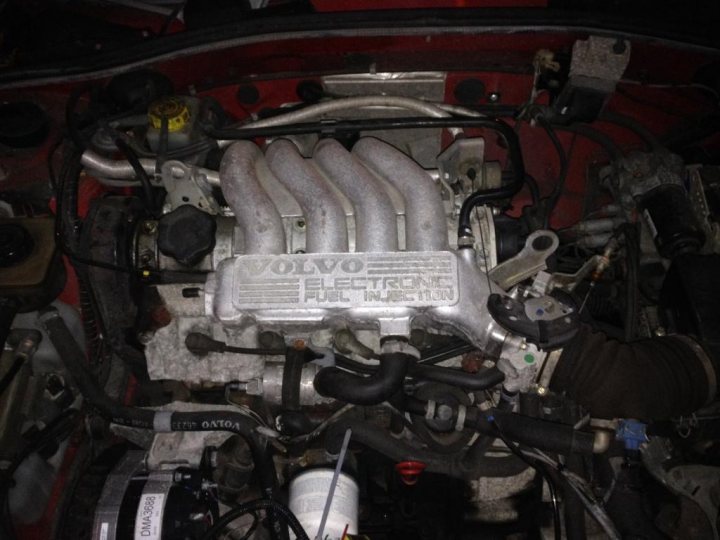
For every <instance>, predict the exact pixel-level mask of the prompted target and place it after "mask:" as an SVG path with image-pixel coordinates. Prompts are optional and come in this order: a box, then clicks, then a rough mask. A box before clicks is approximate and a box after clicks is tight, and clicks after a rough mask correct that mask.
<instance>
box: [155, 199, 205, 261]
mask: <svg viewBox="0 0 720 540" xmlns="http://www.w3.org/2000/svg"><path fill="white" fill-rule="evenodd" d="M216 229H217V224H216V223H215V219H214V218H213V217H212V216H211V215H210V214H206V213H205V212H203V211H202V210H199V209H198V208H195V207H194V206H191V205H189V204H185V205H183V206H179V207H178V208H176V209H175V210H173V211H172V212H170V213H169V214H165V215H164V216H163V217H162V218H160V221H159V223H158V239H157V243H158V248H159V249H160V251H161V252H162V253H163V254H165V255H167V256H168V257H172V258H173V259H175V260H176V261H177V262H179V263H180V264H183V265H185V266H194V265H196V264H197V263H199V262H200V261H201V260H202V259H203V258H204V257H205V256H206V255H207V254H208V253H210V252H211V251H212V250H213V248H214V247H215V230H216Z"/></svg>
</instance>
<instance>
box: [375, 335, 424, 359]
mask: <svg viewBox="0 0 720 540" xmlns="http://www.w3.org/2000/svg"><path fill="white" fill-rule="evenodd" d="M381 352H382V354H396V353H399V354H405V355H408V356H412V357H413V358H415V359H416V360H420V351H418V350H417V349H416V348H415V347H413V346H412V345H410V344H409V343H407V342H406V341H401V340H399V339H393V340H388V341H386V342H385V343H383V344H382V349H381Z"/></svg>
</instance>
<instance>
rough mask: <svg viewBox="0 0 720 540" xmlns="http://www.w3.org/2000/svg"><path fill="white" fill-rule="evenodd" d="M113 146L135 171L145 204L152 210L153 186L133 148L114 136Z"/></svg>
mask: <svg viewBox="0 0 720 540" xmlns="http://www.w3.org/2000/svg"><path fill="white" fill-rule="evenodd" d="M115 146H117V148H118V150H120V152H122V153H123V155H124V156H125V159H127V161H128V163H130V165H131V166H132V168H133V170H134V171H135V176H136V177H137V179H138V180H139V181H140V185H141V186H142V191H143V195H144V198H145V205H146V206H147V208H148V210H150V211H151V212H153V211H154V210H155V195H154V194H153V187H152V183H151V182H150V177H149V176H148V174H147V172H146V171H145V168H144V167H143V166H142V164H141V163H140V159H139V158H138V157H137V155H136V154H135V152H134V151H133V149H132V148H130V146H129V145H128V144H127V143H126V142H125V141H124V140H122V138H120V137H116V138H115Z"/></svg>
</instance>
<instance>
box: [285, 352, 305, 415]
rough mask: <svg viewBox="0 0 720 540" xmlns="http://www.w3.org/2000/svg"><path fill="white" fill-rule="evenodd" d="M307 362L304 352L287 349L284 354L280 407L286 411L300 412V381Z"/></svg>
mask: <svg viewBox="0 0 720 540" xmlns="http://www.w3.org/2000/svg"><path fill="white" fill-rule="evenodd" d="M306 360H307V357H306V351H305V350H304V349H301V350H298V349H296V348H294V347H289V348H288V350H287V353H286V354H285V364H284V365H283V380H282V401H281V403H282V407H283V409H285V410H287V411H299V410H300V379H301V378H302V370H303V366H304V365H305V362H306Z"/></svg>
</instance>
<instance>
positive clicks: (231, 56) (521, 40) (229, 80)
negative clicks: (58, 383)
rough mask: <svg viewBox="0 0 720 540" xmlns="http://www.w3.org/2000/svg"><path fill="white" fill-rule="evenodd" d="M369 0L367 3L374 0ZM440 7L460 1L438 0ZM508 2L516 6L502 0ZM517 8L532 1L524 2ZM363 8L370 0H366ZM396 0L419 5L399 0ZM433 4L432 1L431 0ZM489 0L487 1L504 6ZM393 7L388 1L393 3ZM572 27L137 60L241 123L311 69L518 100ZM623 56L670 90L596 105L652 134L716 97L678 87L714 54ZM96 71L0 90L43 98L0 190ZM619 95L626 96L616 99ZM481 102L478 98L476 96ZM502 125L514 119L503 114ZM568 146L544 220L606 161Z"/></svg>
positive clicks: (582, 145) (25, 174) (39, 173)
mask: <svg viewBox="0 0 720 540" xmlns="http://www.w3.org/2000/svg"><path fill="white" fill-rule="evenodd" d="M380 3H381V2H378V4H380ZM441 3H442V4H448V5H452V6H457V5H466V4H468V3H469V2H460V1H455V2H451V1H449V0H448V2H441ZM511 3H512V4H518V2H511ZM521 3H522V4H523V5H528V4H531V5H537V4H541V5H542V4H544V2H542V1H540V2H536V1H534V0H528V1H527V2H521ZM313 4H314V5H315V7H316V8H318V9H324V10H327V9H330V10H337V9H339V8H340V7H342V8H343V9H358V8H360V7H364V8H366V6H367V3H365V2H360V1H359V0H357V1H352V2H347V3H344V4H343V6H339V5H338V3H337V2H331V1H324V0H314V2H313ZM373 4H374V3H373ZM403 4H404V5H406V6H407V7H415V6H417V5H422V6H423V7H427V5H428V2H422V1H414V2H413V1H407V2H403ZM432 4H433V5H436V4H438V2H432ZM505 4H506V2H503V1H501V0H499V1H497V2H494V5H505ZM393 7H397V4H394V5H393ZM586 37H587V35H586V34H582V33H577V32H569V33H568V32H560V31H553V32H541V33H538V32H529V31H528V32H520V33H513V34H503V33H487V32H485V33H477V34H473V33H450V34H433V35H424V34H423V35H404V36H401V35H375V36H362V35H359V36H352V37H350V36H348V37H315V38H302V39H301V38H287V39H283V38H281V37H276V38H274V39H266V40H258V41H257V42H255V43H249V44H246V45H238V46H233V47H230V48H228V49H226V50H222V51H219V50H214V51H209V52H197V53H193V54H187V55H182V56H179V57H177V58H173V59H168V60H165V61H162V62H159V63H155V64H151V65H149V66H148V67H152V68H153V69H157V70H158V71H160V72H162V73H165V74H166V75H168V76H169V77H170V78H171V79H172V80H173V81H174V83H175V87H176V91H177V92H178V93H180V94H183V93H188V92H191V91H192V92H196V93H198V94H200V95H206V96H213V97H215V98H216V99H217V100H218V101H219V102H220V103H221V104H222V105H223V107H224V108H225V109H226V110H227V111H228V112H229V113H230V115H231V116H233V117H235V118H236V119H242V118H245V117H247V116H249V115H250V114H253V113H256V112H258V111H260V110H262V109H263V108H267V107H277V106H279V105H281V104H283V103H288V102H295V101H298V98H297V95H296V90H295V89H296V86H297V83H298V82H299V81H301V80H307V79H315V78H317V77H319V76H321V75H323V74H331V73H351V72H358V71H359V72H365V71H367V69H368V66H372V67H373V69H374V70H376V71H377V72H383V71H435V70H442V71H446V72H447V73H448V75H447V85H446V91H445V97H446V100H447V101H448V102H449V103H454V102H455V98H454V94H453V90H454V88H455V86H456V85H457V84H458V83H459V82H460V81H461V80H463V79H465V78H467V77H470V76H472V77H475V78H479V79H481V80H482V81H483V82H484V83H485V86H486V90H487V92H488V93H491V92H496V93H499V94H500V96H501V101H500V103H503V104H513V105H519V104H522V103H524V102H525V101H526V100H527V99H528V96H529V93H530V89H531V86H532V81H533V77H532V62H533V58H534V56H535V53H536V52H537V51H538V50H539V49H550V50H553V51H564V52H569V51H570V49H571V47H572V44H573V43H574V42H575V40H577V39H583V38H586ZM632 47H633V49H632V61H631V64H630V67H629V68H628V70H627V73H626V77H627V78H628V79H632V80H637V81H642V82H644V83H657V84H662V85H679V86H663V87H656V86H646V85H639V84H632V83H621V84H620V87H621V88H622V89H623V91H624V92H625V93H626V94H627V95H621V94H615V96H614V97H613V98H612V99H611V100H610V102H609V105H608V108H609V109H611V110H615V111H618V112H622V113H624V114H626V115H628V116H631V117H633V118H635V119H636V120H638V121H640V122H641V123H643V124H644V125H646V126H647V127H648V128H649V129H650V130H651V131H653V132H654V133H656V134H658V135H662V134H664V133H667V132H669V131H671V130H672V129H673V126H675V125H677V124H678V122H680V121H681V120H682V118H683V117H686V116H699V115H703V114H705V113H707V112H708V111H710V110H714V109H715V106H716V104H715V103H713V100H712V99H711V98H710V97H709V95H708V94H707V93H706V92H703V91H701V90H700V89H698V88H695V87H691V86H688V85H689V84H690V83H691V82H692V80H693V76H694V74H695V73H696V72H697V70H698V69H699V68H700V67H702V66H704V65H707V64H709V63H712V62H716V61H717V60H718V57H717V55H716V54H714V53H710V52H702V51H698V50H689V49H682V48H675V47H672V46H669V45H663V44H662V43H659V42H647V41H646V42H637V43H633V44H632ZM106 81H107V77H97V78H93V77H88V79H87V80H86V81H82V82H73V83H55V84H52V85H44V86H43V85H38V84H35V83H33V84H30V85H28V87H27V88H23V89H18V88H15V89H12V90H6V91H3V90H1V89H0V99H4V100H13V99H24V100H33V101H36V102H38V103H40V104H41V105H43V106H44V107H45V108H46V110H47V111H48V112H49V113H50V115H51V117H52V119H53V129H52V136H51V139H50V141H49V142H48V144H47V145H46V146H44V147H43V148H41V149H40V150H37V151H33V152H23V153H19V154H18V155H16V156H10V157H9V158H7V159H5V160H4V161H3V164H4V166H5V167H6V169H7V170H8V172H9V173H10V179H9V180H7V181H6V183H5V184H4V186H3V188H4V189H18V188H20V189H22V188H24V187H28V186H30V185H32V184H35V183H44V182H46V179H47V152H48V151H49V149H50V147H51V143H52V142H53V141H54V140H55V139H57V137H59V135H60V132H61V128H62V124H63V107H64V103H65V101H66V99H67V96H68V94H69V93H70V92H71V91H72V90H73V89H75V88H77V87H79V86H80V85H86V84H98V85H102V84H104V83H105V82H106ZM240 84H254V85H255V86H256V87H257V89H258V90H259V94H260V99H259V101H258V102H257V103H255V104H253V105H251V106H249V105H241V104H240V103H239V102H238V101H237V99H236V93H237V89H238V86H239V85H240ZM627 96H631V97H627ZM481 104H482V103H481ZM507 121H508V122H510V123H514V120H513V119H511V118H508V119H507ZM598 127H599V128H600V129H602V130H603V131H605V132H607V133H608V134H609V135H610V136H611V137H612V138H613V139H614V140H615V141H616V142H617V143H618V144H619V145H620V146H621V147H622V148H641V142H640V141H639V140H638V139H637V138H636V137H635V136H634V135H633V134H632V133H630V132H628V131H626V130H624V129H622V128H618V127H615V126H610V125H606V124H598ZM518 133H519V136H520V139H521V142H522V146H523V149H524V157H525V162H526V168H527V171H528V172H529V173H530V174H532V175H533V176H534V177H535V178H536V180H537V181H538V183H539V185H540V188H541V191H542V192H543V193H547V192H549V190H550V189H551V188H552V185H553V183H554V182H555V179H556V177H557V174H558V160H557V156H556V153H555V151H554V149H553V147H552V145H551V144H550V142H549V141H548V139H547V136H546V134H545V133H544V132H543V131H542V130H541V129H539V128H534V127H530V126H529V125H527V124H522V125H519V126H518ZM467 134H468V136H474V135H481V134H482V135H485V136H486V143H487V146H486V154H487V159H489V160H504V159H505V152H504V150H503V149H502V148H501V146H500V145H499V144H498V141H497V139H496V138H495V136H494V135H493V134H488V133H483V132H482V131H478V130H469V131H468V133H467ZM559 137H560V140H561V142H562V143H563V145H564V146H565V148H566V150H567V151H568V152H569V154H570V161H571V165H570V171H569V176H568V179H567V184H566V190H565V193H564V194H563V197H562V199H561V201H560V203H559V205H558V208H557V211H556V214H555V217H554V219H553V222H552V225H554V226H556V227H563V226H566V225H569V224H571V223H573V222H574V221H576V220H577V219H578V218H579V216H580V209H581V206H582V205H581V202H582V198H583V195H584V193H585V188H586V173H587V171H588V168H589V167H590V166H592V165H594V164H602V163H605V162H606V160H607V158H606V156H605V155H604V153H603V151H602V150H601V149H600V148H599V147H598V146H597V145H595V144H594V143H592V142H590V141H587V140H585V139H583V138H580V137H577V138H576V137H574V136H573V135H571V134H567V133H559ZM83 186H84V187H83V189H82V190H81V193H82V196H81V203H82V204H83V205H86V204H87V202H88V201H89V200H90V199H91V198H92V197H95V196H97V195H98V194H99V193H100V190H99V189H98V188H97V186H96V185H95V184H93V183H92V182H89V181H86V182H83ZM528 202H529V197H528V195H527V193H526V192H525V191H523V192H522V193H521V194H520V195H519V196H518V197H517V198H516V199H515V200H514V201H513V209H512V212H513V213H514V214H515V215H517V214H518V213H519V210H520V209H521V208H522V206H524V205H526V204H528ZM63 299H64V300H66V301H69V302H71V303H75V302H76V301H77V286H76V283H75V282H74V280H72V279H71V280H70V281H69V284H68V289H67V290H66V291H65V293H64V295H63ZM76 443H77V441H76V440H74V443H73V445H71V449H70V451H69V452H68V454H67V458H66V461H68V463H66V465H64V466H63V469H62V473H61V474H60V476H59V478H58V481H57V485H56V487H55V489H54V491H53V500H52V502H51V504H50V505H49V506H48V509H47V513H46V515H45V517H44V518H43V519H42V521H41V522H40V523H39V524H38V525H37V526H35V527H25V528H22V529H21V533H22V534H21V538H24V539H38V540H39V539H44V538H47V537H48V535H49V531H50V530H51V527H52V524H53V523H54V520H55V517H56V516H55V512H56V511H57V509H58V508H59V506H58V505H59V504H60V499H61V497H62V495H63V494H64V488H65V486H66V484H65V483H66V482H67V480H68V474H67V473H68V471H70V469H71V464H72V461H73V460H74V458H75V457H76V456H77V453H78V447H77V444H76Z"/></svg>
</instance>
